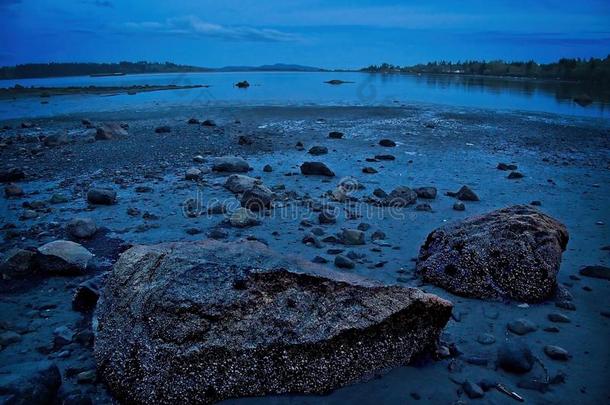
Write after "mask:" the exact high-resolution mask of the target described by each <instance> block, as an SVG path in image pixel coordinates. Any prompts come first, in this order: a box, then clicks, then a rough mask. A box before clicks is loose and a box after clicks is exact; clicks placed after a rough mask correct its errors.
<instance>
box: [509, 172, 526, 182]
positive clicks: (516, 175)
mask: <svg viewBox="0 0 610 405" xmlns="http://www.w3.org/2000/svg"><path fill="white" fill-rule="evenodd" d="M523 177H525V175H524V174H523V173H521V172H510V173H509V174H508V176H507V177H506V178H507V179H510V180H516V179H522V178H523Z"/></svg>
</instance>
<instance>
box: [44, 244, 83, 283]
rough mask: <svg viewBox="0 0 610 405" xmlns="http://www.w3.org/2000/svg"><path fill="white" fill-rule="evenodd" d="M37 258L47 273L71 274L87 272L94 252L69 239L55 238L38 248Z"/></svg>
mask: <svg viewBox="0 0 610 405" xmlns="http://www.w3.org/2000/svg"><path fill="white" fill-rule="evenodd" d="M37 251H38V256H37V258H36V261H37V264H38V266H39V267H40V269H41V270H42V271H44V272H47V273H53V274H60V275H71V274H80V273H83V272H85V271H86V270H87V269H88V268H89V265H90V262H91V260H92V259H93V254H91V252H89V251H88V250H87V249H85V248H84V247H83V246H82V245H80V244H78V243H75V242H71V241H68V240H55V241H53V242H49V243H47V244H45V245H42V246H40V247H39V248H38V250H37Z"/></svg>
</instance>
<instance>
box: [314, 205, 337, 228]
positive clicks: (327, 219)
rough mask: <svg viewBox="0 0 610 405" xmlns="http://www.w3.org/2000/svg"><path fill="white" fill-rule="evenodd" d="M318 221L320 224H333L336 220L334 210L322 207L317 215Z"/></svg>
mask: <svg viewBox="0 0 610 405" xmlns="http://www.w3.org/2000/svg"><path fill="white" fill-rule="evenodd" d="M318 222H319V223H320V224H322V225H326V224H334V223H336V222H337V215H336V214H335V213H334V211H331V210H329V209H323V210H322V212H320V214H319V215H318Z"/></svg>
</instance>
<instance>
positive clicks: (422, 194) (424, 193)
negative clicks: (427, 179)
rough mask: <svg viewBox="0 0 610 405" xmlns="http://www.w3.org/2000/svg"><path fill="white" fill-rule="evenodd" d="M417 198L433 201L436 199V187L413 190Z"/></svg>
mask: <svg viewBox="0 0 610 405" xmlns="http://www.w3.org/2000/svg"><path fill="white" fill-rule="evenodd" d="M414 191H415V193H416V194H417V197H418V198H423V199H428V200H433V199H435V198H436V193H437V191H436V187H418V188H416V189H415V190H414Z"/></svg>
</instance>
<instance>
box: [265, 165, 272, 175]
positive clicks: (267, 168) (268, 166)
mask: <svg viewBox="0 0 610 405" xmlns="http://www.w3.org/2000/svg"><path fill="white" fill-rule="evenodd" d="M263 171H264V172H265V173H271V172H272V171H273V168H272V167H271V165H265V166H264V167H263Z"/></svg>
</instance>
